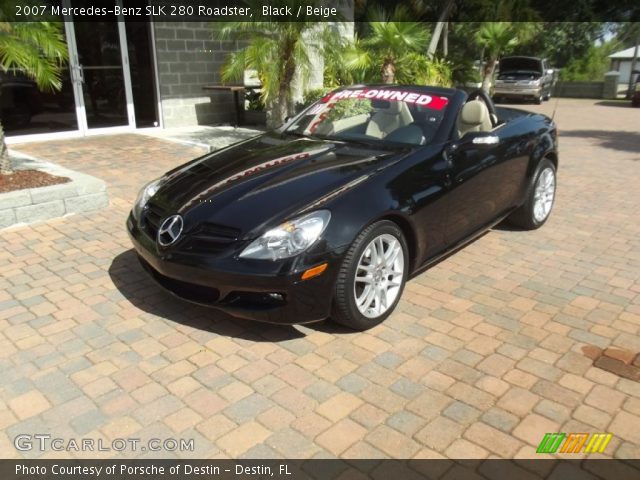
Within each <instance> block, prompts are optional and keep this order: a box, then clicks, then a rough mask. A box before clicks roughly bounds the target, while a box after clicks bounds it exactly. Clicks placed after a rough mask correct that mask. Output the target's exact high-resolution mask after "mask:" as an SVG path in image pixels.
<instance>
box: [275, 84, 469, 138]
mask: <svg viewBox="0 0 640 480" xmlns="http://www.w3.org/2000/svg"><path fill="white" fill-rule="evenodd" d="M371 90H378V91H379V90H392V91H402V92H407V93H409V94H412V93H415V94H417V96H418V98H419V97H420V96H423V95H427V96H430V97H434V98H436V97H443V98H444V100H445V104H444V105H443V106H442V107H441V108H440V109H437V108H435V109H434V111H437V112H440V115H441V118H440V119H439V120H438V123H437V127H436V128H435V133H434V135H433V137H432V138H431V139H430V140H428V141H427V142H426V143H424V144H415V143H408V142H407V143H405V142H396V141H393V140H386V139H385V138H375V137H370V136H367V137H363V138H360V137H358V138H345V137H341V136H339V135H323V134H316V133H303V132H305V130H307V129H308V124H307V125H306V126H305V127H304V129H303V130H302V131H300V126H297V125H296V124H297V123H298V121H299V120H300V119H301V118H303V117H305V116H307V115H317V114H310V113H309V112H310V111H312V110H313V109H314V108H317V106H318V105H323V104H326V103H329V102H331V101H332V100H333V99H334V97H335V96H336V95H338V94H340V93H341V92H346V91H350V92H357V91H363V92H367V91H371ZM456 92H457V90H455V89H452V88H443V87H432V86H423V85H397V84H372V85H350V86H347V87H340V88H337V89H335V90H332V91H330V92H328V93H327V94H326V95H325V96H324V97H322V98H321V99H319V100H317V101H316V102H314V103H312V104H311V105H309V106H308V107H306V108H305V109H303V110H302V111H301V112H300V113H298V114H296V115H295V116H294V117H293V118H291V119H288V120H287V121H286V122H285V123H284V124H283V125H282V126H281V127H280V128H279V129H277V130H278V131H279V132H280V133H282V134H285V135H292V136H297V137H300V138H309V139H318V140H328V141H334V142H344V143H349V142H352V143H358V144H364V145H370V146H371V147H374V148H380V147H383V148H389V149H391V148H393V149H416V148H422V147H428V146H430V145H432V144H433V143H435V142H436V140H437V139H438V138H440V137H441V131H442V128H443V124H444V123H445V122H444V118H445V117H446V116H447V110H448V109H449V108H451V105H452V100H453V98H454V96H455V95H456ZM348 99H352V98H351V97H345V98H339V99H336V100H334V102H339V101H341V100H348ZM361 99H362V100H367V99H371V98H365V97H362V98H361ZM372 100H385V101H397V100H388V99H385V98H380V99H376V98H373V99H372ZM400 101H403V100H400ZM423 106H424V107H426V108H429V107H427V105H423ZM296 126H297V128H292V127H296Z"/></svg>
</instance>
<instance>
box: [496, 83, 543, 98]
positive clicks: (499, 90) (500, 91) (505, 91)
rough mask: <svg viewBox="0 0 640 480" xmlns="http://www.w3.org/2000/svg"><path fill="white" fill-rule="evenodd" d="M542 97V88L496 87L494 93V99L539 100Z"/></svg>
mask: <svg viewBox="0 0 640 480" xmlns="http://www.w3.org/2000/svg"><path fill="white" fill-rule="evenodd" d="M541 95H542V88H541V87H533V88H527V87H513V86H512V87H506V86H499V85H496V86H495V88H494V91H493V96H494V97H504V98H537V97H539V96H541Z"/></svg>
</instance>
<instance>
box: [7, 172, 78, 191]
mask: <svg viewBox="0 0 640 480" xmlns="http://www.w3.org/2000/svg"><path fill="white" fill-rule="evenodd" d="M70 181H71V179H70V178H67V177H58V176H56V175H50V174H48V173H45V172H41V171H39V170H16V171H15V172H13V173H12V174H11V175H1V174H0V193H5V192H12V191H14V190H22V189H23V188H36V187H46V186H48V185H58V184H60V183H67V182H70Z"/></svg>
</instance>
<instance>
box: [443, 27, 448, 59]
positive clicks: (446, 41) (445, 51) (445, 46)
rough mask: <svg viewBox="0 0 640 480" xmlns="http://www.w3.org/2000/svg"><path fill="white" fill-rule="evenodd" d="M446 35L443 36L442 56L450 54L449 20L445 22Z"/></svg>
mask: <svg viewBox="0 0 640 480" xmlns="http://www.w3.org/2000/svg"><path fill="white" fill-rule="evenodd" d="M443 33H444V36H443V37H442V56H443V57H445V58H446V56H447V55H449V22H445V23H444V32H443Z"/></svg>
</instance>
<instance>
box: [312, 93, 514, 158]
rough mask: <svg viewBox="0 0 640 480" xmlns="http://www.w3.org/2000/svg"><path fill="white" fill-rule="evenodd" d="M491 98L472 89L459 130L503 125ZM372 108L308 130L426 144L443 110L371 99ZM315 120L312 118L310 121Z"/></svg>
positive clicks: (350, 137) (351, 137)
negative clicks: (366, 111)
mask: <svg viewBox="0 0 640 480" xmlns="http://www.w3.org/2000/svg"><path fill="white" fill-rule="evenodd" d="M487 102H491V100H490V99H487V98H485V95H484V93H483V92H481V91H475V92H472V93H471V94H470V95H469V99H468V100H467V103H465V105H464V106H463V107H462V109H461V112H460V115H459V116H458V119H457V121H456V133H457V135H458V138H462V137H463V136H464V135H465V134H467V133H469V132H490V131H492V130H494V129H495V128H497V127H499V126H500V125H502V124H503V123H504V122H501V121H499V119H498V117H497V115H496V114H495V113H493V112H495V107H494V106H493V103H487ZM370 107H371V109H370V111H369V112H368V113H362V110H358V112H359V113H356V114H354V115H351V116H345V117H344V118H338V119H335V120H323V121H320V122H317V124H316V125H315V127H309V133H312V134H315V135H321V136H326V137H336V138H339V139H344V140H356V141H357V140H360V141H367V140H385V141H387V142H394V143H402V144H409V145H426V144H428V143H429V142H430V141H432V140H433V138H434V137H435V134H436V132H437V130H438V127H439V125H440V122H441V121H442V118H443V114H444V111H440V110H435V109H433V108H429V107H426V106H422V105H415V104H412V105H409V104H407V103H406V102H397V101H389V100H380V99H376V100H370ZM312 120H313V119H309V123H311V122H312Z"/></svg>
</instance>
